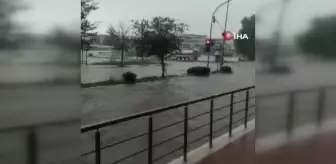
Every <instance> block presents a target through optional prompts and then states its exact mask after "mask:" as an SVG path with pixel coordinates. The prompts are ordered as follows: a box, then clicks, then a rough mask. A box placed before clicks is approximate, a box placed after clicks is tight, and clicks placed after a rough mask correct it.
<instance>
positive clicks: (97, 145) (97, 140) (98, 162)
mask: <svg viewBox="0 0 336 164" xmlns="http://www.w3.org/2000/svg"><path fill="white" fill-rule="evenodd" d="M95 153H96V164H101V154H100V131H99V129H97V131H96V136H95Z"/></svg>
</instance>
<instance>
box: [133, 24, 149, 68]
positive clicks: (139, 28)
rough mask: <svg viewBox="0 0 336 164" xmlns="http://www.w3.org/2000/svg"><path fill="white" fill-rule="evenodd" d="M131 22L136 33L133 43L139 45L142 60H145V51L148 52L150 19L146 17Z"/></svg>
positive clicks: (138, 50) (138, 49)
mask: <svg viewBox="0 0 336 164" xmlns="http://www.w3.org/2000/svg"><path fill="white" fill-rule="evenodd" d="M131 22H132V29H133V33H134V38H133V43H134V45H135V46H136V47H137V52H139V55H140V57H141V61H142V62H143V59H144V53H145V52H147V48H148V46H147V43H148V40H147V39H148V36H149V30H150V26H149V21H148V20H146V19H141V20H132V21H131ZM137 55H138V54H137Z"/></svg>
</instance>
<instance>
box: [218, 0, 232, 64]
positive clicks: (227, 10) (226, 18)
mask: <svg viewBox="0 0 336 164" xmlns="http://www.w3.org/2000/svg"><path fill="white" fill-rule="evenodd" d="M226 6H227V7H226V16H225V25H224V32H226V27H227V20H228V16H229V6H230V3H229V2H228V4H227V5H226ZM225 44H226V42H225V40H224V39H223V50H222V55H221V56H220V67H222V65H223V64H224V54H225Z"/></svg>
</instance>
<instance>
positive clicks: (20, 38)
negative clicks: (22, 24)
mask: <svg viewBox="0 0 336 164" xmlns="http://www.w3.org/2000/svg"><path fill="white" fill-rule="evenodd" d="M24 9H27V7H26V6H24V5H23V4H22V2H21V1H18V0H11V1H9V0H0V49H15V48H18V47H19V46H20V44H21V43H22V42H25V41H26V40H25V38H26V37H25V35H24V34H22V35H21V34H17V33H14V31H16V30H20V29H19V26H18V24H16V23H15V22H14V20H13V16H14V14H16V13H17V12H20V11H22V10H24Z"/></svg>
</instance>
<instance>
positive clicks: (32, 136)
mask: <svg viewBox="0 0 336 164" xmlns="http://www.w3.org/2000/svg"><path fill="white" fill-rule="evenodd" d="M78 125H80V119H79V118H78V119H69V120H60V121H55V122H47V123H40V124H33V125H24V126H18V127H8V128H2V129H0V135H8V134H12V133H21V134H19V136H21V135H23V140H24V141H23V143H25V145H24V146H23V147H24V148H25V149H24V150H23V152H25V153H26V154H25V155H26V159H24V160H23V161H24V162H25V163H27V164H39V163H42V162H40V159H41V152H42V150H39V148H40V147H43V146H44V145H42V143H41V140H48V138H42V137H41V136H40V129H43V128H48V129H49V128H53V127H69V126H78ZM16 142H19V143H21V141H16ZM65 142H69V141H67V140H66V141H65ZM58 148H59V147H58ZM1 155H2V154H0V159H1Z"/></svg>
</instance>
